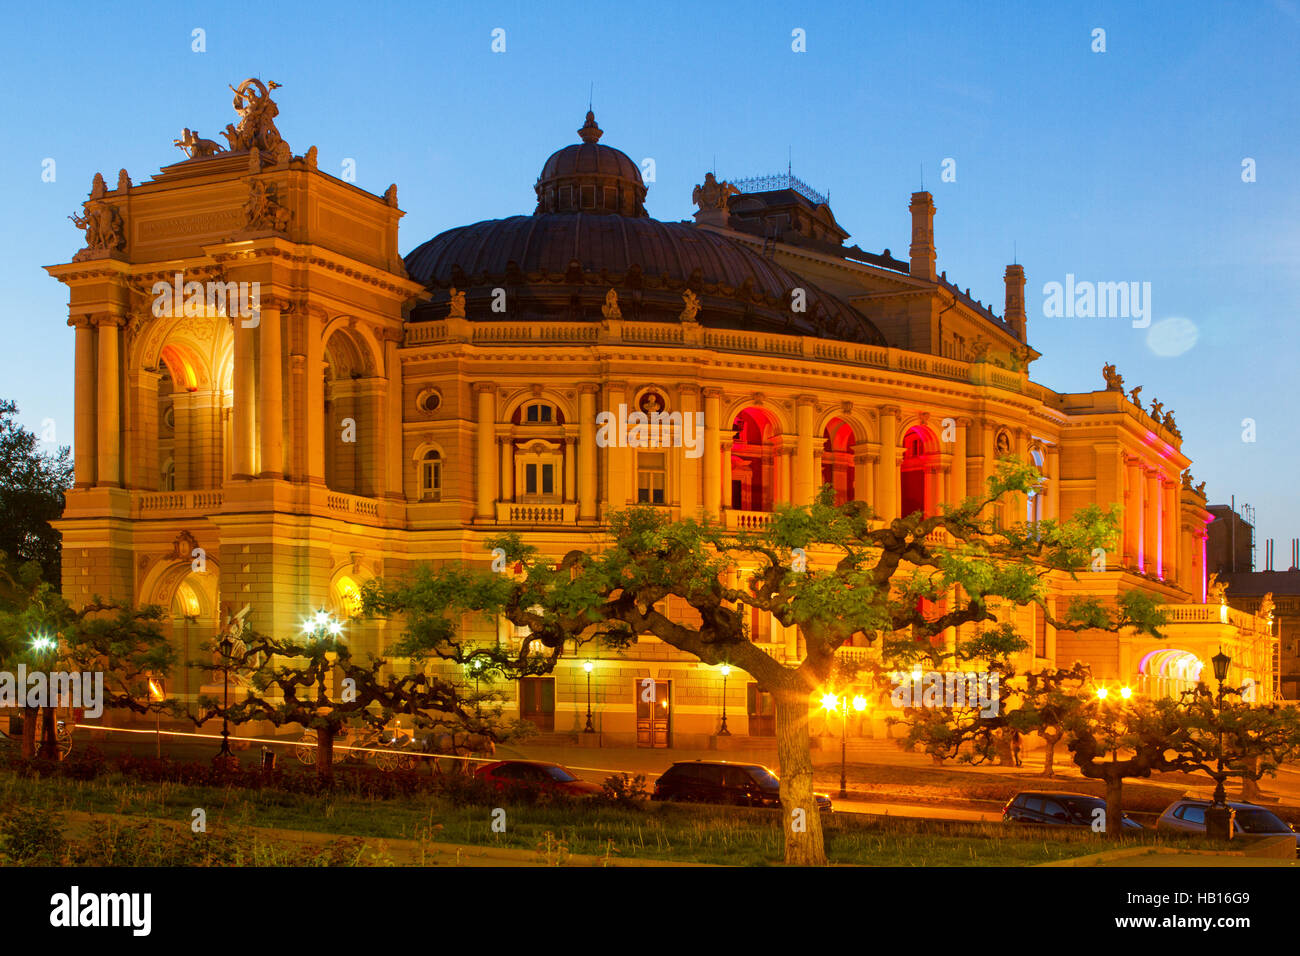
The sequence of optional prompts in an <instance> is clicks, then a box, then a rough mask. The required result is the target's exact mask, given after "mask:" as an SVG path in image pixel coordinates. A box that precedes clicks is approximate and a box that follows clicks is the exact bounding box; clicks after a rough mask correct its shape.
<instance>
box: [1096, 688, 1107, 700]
mask: <svg viewBox="0 0 1300 956" xmlns="http://www.w3.org/2000/svg"><path fill="white" fill-rule="evenodd" d="M1107 693H1108V691H1107V690H1106V688H1104V687H1098V688H1097V699H1098V700H1105V699H1106V694H1107Z"/></svg>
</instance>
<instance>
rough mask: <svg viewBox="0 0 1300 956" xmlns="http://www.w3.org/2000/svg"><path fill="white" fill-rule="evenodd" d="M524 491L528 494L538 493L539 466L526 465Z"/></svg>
mask: <svg viewBox="0 0 1300 956" xmlns="http://www.w3.org/2000/svg"><path fill="white" fill-rule="evenodd" d="M524 491H525V492H526V493H527V494H530V495H535V494H537V466H536V465H524Z"/></svg>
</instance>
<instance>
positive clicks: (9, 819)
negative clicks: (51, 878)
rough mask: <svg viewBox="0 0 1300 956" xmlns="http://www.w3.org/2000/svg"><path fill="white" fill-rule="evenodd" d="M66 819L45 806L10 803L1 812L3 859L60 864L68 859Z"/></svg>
mask: <svg viewBox="0 0 1300 956" xmlns="http://www.w3.org/2000/svg"><path fill="white" fill-rule="evenodd" d="M66 851H67V846H66V841H65V840H64V838H63V819H62V817H60V816H59V815H58V814H57V813H52V812H51V811H50V810H48V809H46V808H44V807H27V806H17V807H15V806H9V807H5V808H4V812H3V813H0V863H4V864H6V865H9V866H61V865H63V864H64V863H65V862H66V859H65V854H66Z"/></svg>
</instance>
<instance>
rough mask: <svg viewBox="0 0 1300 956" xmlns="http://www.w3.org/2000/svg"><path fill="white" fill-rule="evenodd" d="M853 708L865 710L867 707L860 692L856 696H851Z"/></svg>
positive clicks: (865, 700)
mask: <svg viewBox="0 0 1300 956" xmlns="http://www.w3.org/2000/svg"><path fill="white" fill-rule="evenodd" d="M853 709H854V710H857V711H862V710H866V709H867V699H866V698H865V697H863V696H862V695H861V694H859V695H858V696H857V697H854V698H853Z"/></svg>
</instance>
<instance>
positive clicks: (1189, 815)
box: [1156, 800, 1300, 855]
mask: <svg viewBox="0 0 1300 956" xmlns="http://www.w3.org/2000/svg"><path fill="white" fill-rule="evenodd" d="M1211 806H1213V804H1212V803H1211V802H1210V801H1209V800H1178V801H1175V802H1174V803H1171V804H1170V805H1169V806H1168V807H1166V808H1165V812H1164V813H1162V814H1160V818H1159V819H1158V820H1156V829H1157V830H1176V831H1178V832H1180V833H1204V832H1205V811H1206V809H1208V808H1209V807H1211ZM1228 806H1229V807H1230V808H1231V809H1232V810H1233V811H1234V813H1233V819H1232V835H1233V837H1234V838H1235V837H1241V838H1242V839H1246V840H1260V839H1263V838H1264V837H1273V836H1283V835H1285V836H1291V837H1294V838H1295V841H1296V854H1297V855H1300V833H1297V832H1296V828H1295V827H1293V826H1290V825H1288V824H1287V823H1286V821H1284V820H1283V819H1282V818H1281V817H1279V816H1278V815H1277V814H1276V813H1273V812H1272V811H1271V810H1267V809H1265V808H1264V807H1260V806H1256V805H1255V804H1253V803H1229V804H1228Z"/></svg>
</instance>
